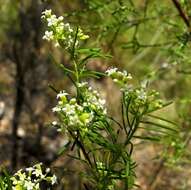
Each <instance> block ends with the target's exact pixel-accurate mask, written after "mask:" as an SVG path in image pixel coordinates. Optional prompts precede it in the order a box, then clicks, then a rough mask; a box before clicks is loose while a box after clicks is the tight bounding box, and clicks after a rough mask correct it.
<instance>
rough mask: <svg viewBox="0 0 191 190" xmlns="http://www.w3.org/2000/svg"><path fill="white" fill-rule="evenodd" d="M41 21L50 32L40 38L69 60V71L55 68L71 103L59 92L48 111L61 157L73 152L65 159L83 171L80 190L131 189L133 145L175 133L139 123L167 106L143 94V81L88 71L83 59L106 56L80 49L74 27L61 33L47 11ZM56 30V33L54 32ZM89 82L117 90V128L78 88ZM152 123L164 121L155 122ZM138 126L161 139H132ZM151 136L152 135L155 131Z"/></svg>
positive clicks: (92, 95) (95, 97)
mask: <svg viewBox="0 0 191 190" xmlns="http://www.w3.org/2000/svg"><path fill="white" fill-rule="evenodd" d="M47 15H48V16H47ZM42 17H43V19H44V18H45V20H46V21H47V23H48V28H49V29H50V30H51V31H48V32H47V31H46V32H45V37H44V39H46V40H48V41H57V42H58V44H59V46H61V48H62V49H64V50H65V51H66V52H67V53H68V54H69V55H70V58H71V64H72V65H71V67H70V69H69V68H66V67H65V66H63V65H61V64H60V67H61V69H63V70H64V72H65V74H66V75H67V77H68V78H69V79H70V80H71V81H72V83H73V84H74V87H75V89H76V95H75V97H70V96H69V94H68V93H66V92H65V91H60V92H59V93H58V94H57V100H58V103H57V105H56V107H54V108H53V112H55V113H56V116H57V118H58V120H57V121H54V122H53V123H52V125H53V126H55V127H57V129H58V131H60V132H62V133H64V134H65V135H67V137H68V139H69V141H68V143H67V146H64V147H63V149H62V150H61V152H66V149H68V150H69V149H71V150H74V149H76V150H77V154H76V155H69V156H70V157H71V158H73V159H74V160H76V161H80V162H81V163H82V164H83V165H85V166H86V170H84V171H82V172H81V175H82V176H83V178H84V180H83V181H84V182H83V184H84V186H85V187H86V189H89V186H90V188H91V189H98V190H105V189H110V190H114V189H119V188H120V189H132V188H133V187H134V186H135V176H136V175H135V167H136V164H135V162H134V161H133V160H132V153H133V150H134V144H133V139H134V138H140V139H144V140H145V139H146V140H160V139H161V137H162V136H161V133H164V134H167V133H168V131H170V132H171V133H174V132H176V130H175V129H173V128H170V127H169V126H165V125H163V124H160V123H155V122H152V121H145V117H146V116H148V117H149V116H150V118H151V119H152V116H151V115H150V114H151V113H152V112H154V111H156V110H159V109H161V108H163V107H165V106H166V105H167V104H165V103H163V102H162V100H160V99H159V97H158V96H159V94H158V92H156V91H154V90H150V89H147V88H148V81H143V82H142V83H141V84H140V85H138V86H137V87H136V86H135V85H133V84H130V82H129V81H130V80H131V79H132V77H131V75H130V74H127V72H126V71H123V72H121V71H118V70H117V68H112V69H109V70H107V71H106V72H105V74H104V73H99V72H96V71H90V70H88V69H87V64H86V63H87V62H88V61H89V59H92V58H97V57H107V56H105V55H104V54H103V53H101V54H100V50H99V49H96V48H85V49H84V48H81V43H80V41H81V40H84V38H83V39H81V38H80V37H79V36H81V35H83V36H86V35H84V34H83V32H82V30H79V28H78V27H77V29H76V31H75V35H74V30H73V29H72V30H71V27H69V26H70V24H67V27H65V25H66V24H65V23H63V20H64V18H63V17H58V18H56V16H55V15H52V12H51V10H46V11H44V12H43V16H42ZM59 18H62V19H59ZM53 21H54V22H53ZM52 22H53V23H54V24H52ZM52 25H53V28H52ZM54 25H55V26H54ZM60 26H63V27H60ZM57 27H59V30H57V29H55V28H57ZM50 32H51V34H50ZM70 32H72V33H71V35H70V34H69V33H70ZM49 34H50V35H49ZM79 34H80V35H79ZM62 42H63V43H62ZM70 42H71V43H70ZM89 76H91V77H100V76H109V77H111V79H112V80H113V81H114V82H115V83H117V84H118V85H119V87H120V89H119V90H120V91H121V93H122V100H121V117H122V123H120V122H118V121H117V120H116V119H115V118H114V117H110V116H109V115H108V113H107V108H106V106H105V100H103V99H102V98H100V94H99V93H98V92H97V91H96V90H93V89H92V87H90V86H89V85H88V83H87V82H84V81H85V79H86V78H87V77H89ZM157 119H158V120H164V119H162V118H159V117H158V118H157ZM141 123H145V124H151V125H155V126H156V128H158V129H159V130H158V131H160V132H161V133H158V134H155V137H153V136H142V135H136V133H137V130H138V129H139V127H140V124H141ZM145 130H146V131H147V130H148V129H146V128H145ZM149 130H151V128H150V129H149ZM152 130H153V131H157V130H156V129H155V128H153V129H152ZM119 133H120V135H121V136H122V137H123V138H122V139H120V137H119ZM156 135H157V136H156ZM71 143H72V144H71ZM86 178H87V179H86ZM86 181H87V182H86Z"/></svg>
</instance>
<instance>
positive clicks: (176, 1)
mask: <svg viewBox="0 0 191 190" xmlns="http://www.w3.org/2000/svg"><path fill="white" fill-rule="evenodd" d="M172 2H173V3H174V6H175V7H176V9H177V10H178V12H179V15H180V17H181V18H182V19H183V21H184V23H185V24H186V26H187V27H188V28H189V29H190V22H189V18H188V16H187V15H186V14H185V13H184V11H183V10H182V7H181V5H180V3H179V1H178V0H172Z"/></svg>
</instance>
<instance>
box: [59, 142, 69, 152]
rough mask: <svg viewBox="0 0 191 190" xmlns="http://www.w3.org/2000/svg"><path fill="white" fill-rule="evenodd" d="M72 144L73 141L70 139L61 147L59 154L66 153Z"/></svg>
mask: <svg viewBox="0 0 191 190" xmlns="http://www.w3.org/2000/svg"><path fill="white" fill-rule="evenodd" d="M70 144H71V142H70V141H68V142H67V143H66V144H65V145H64V146H63V147H61V148H60V149H59V151H58V155H62V154H64V153H65V152H66V151H67V149H68V147H69V145H70Z"/></svg>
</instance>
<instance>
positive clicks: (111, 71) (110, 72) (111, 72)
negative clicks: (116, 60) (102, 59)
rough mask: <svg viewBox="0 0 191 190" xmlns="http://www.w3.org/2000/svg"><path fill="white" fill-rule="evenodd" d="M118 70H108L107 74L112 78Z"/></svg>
mask: <svg viewBox="0 0 191 190" xmlns="http://www.w3.org/2000/svg"><path fill="white" fill-rule="evenodd" d="M117 70H118V69H117V68H111V69H108V70H106V74H107V75H108V76H111V75H112V74H113V73H116V72H117Z"/></svg>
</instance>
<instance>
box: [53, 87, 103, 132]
mask: <svg viewBox="0 0 191 190" xmlns="http://www.w3.org/2000/svg"><path fill="white" fill-rule="evenodd" d="M78 88H79V89H80V90H81V92H82V96H83V100H79V101H78V100H77V99H76V98H71V99H70V100H69V99H68V98H67V95H68V94H67V93H66V92H64V91H61V92H60V93H59V94H58V95H57V98H58V103H57V105H56V107H54V108H53V109H52V111H53V112H56V113H57V114H58V116H59V119H60V121H61V122H60V123H61V124H62V126H63V125H64V127H70V130H72V129H73V130H76V129H78V130H81V131H83V132H86V131H87V130H88V127H89V126H90V124H91V123H92V121H93V119H94V118H95V117H96V115H98V114H99V115H103V114H106V108H105V106H104V105H105V100H103V99H101V98H100V95H99V94H98V92H97V91H95V90H93V89H92V88H91V87H89V88H87V84H86V83H79V84H78ZM53 125H57V122H53ZM58 126H59V127H60V128H59V130H64V129H65V128H63V127H62V126H60V125H58Z"/></svg>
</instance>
